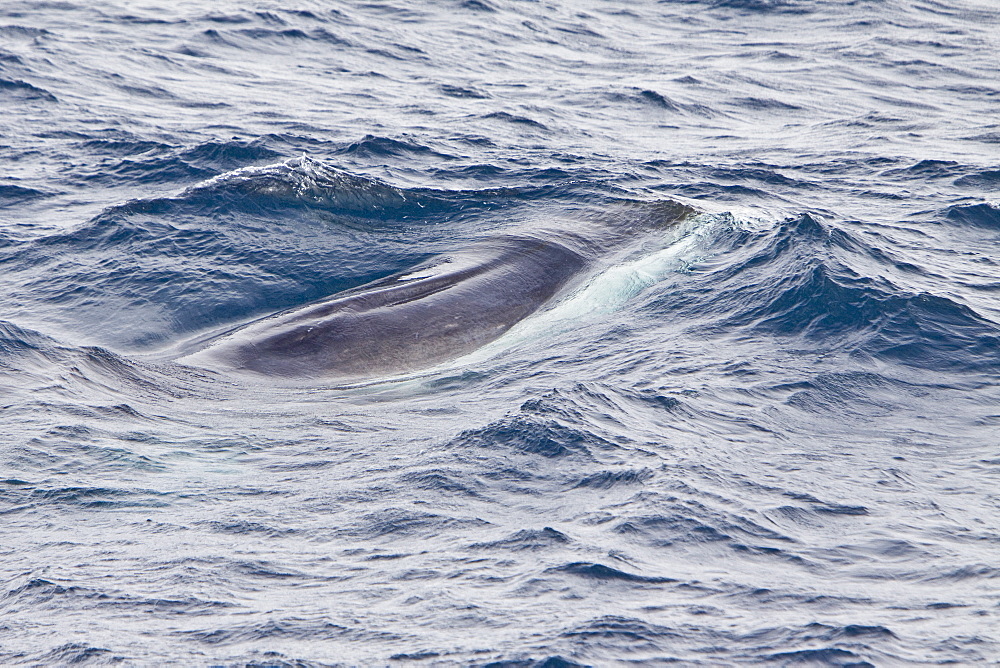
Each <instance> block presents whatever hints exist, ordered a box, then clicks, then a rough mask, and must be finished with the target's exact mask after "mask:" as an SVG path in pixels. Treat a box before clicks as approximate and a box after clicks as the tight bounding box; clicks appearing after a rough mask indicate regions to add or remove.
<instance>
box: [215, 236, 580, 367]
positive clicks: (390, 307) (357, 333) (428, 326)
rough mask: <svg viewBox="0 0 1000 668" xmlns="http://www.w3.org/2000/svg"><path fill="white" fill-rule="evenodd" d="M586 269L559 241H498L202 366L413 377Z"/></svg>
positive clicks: (270, 325) (260, 326)
mask: <svg viewBox="0 0 1000 668" xmlns="http://www.w3.org/2000/svg"><path fill="white" fill-rule="evenodd" d="M585 264H586V259H585V258H584V257H583V256H582V255H581V254H580V253H578V252H576V251H574V250H571V249H570V248H568V247H567V246H565V245H563V244H560V243H558V242H556V241H552V240H545V239H539V238H529V237H502V238H499V239H494V240H491V241H490V243H489V244H485V243H484V244H478V245H476V246H473V247H471V248H469V249H467V250H464V251H462V252H459V253H453V254H449V255H444V256H440V257H438V258H435V259H433V260H431V261H429V262H426V263H423V264H421V265H418V266H416V267H413V268H411V269H408V270H407V271H405V272H402V273H399V274H395V275H393V276H390V277H388V278H384V279H381V280H378V281H375V282H373V283H369V284H367V285H363V286H361V287H358V288H355V289H353V290H350V291H347V292H342V293H338V294H336V295H333V296H332V297H330V298H328V299H326V300H323V301H321V302H318V303H314V304H312V305H309V306H306V307H302V308H298V309H295V310H292V311H288V312H284V313H280V314H277V315H275V316H271V317H268V318H264V319H263V320H259V321H257V322H255V323H251V324H250V325H248V326H246V327H243V328H241V329H239V330H236V331H235V332H232V333H230V334H227V335H224V336H223V337H221V338H220V339H218V340H217V341H216V342H215V343H214V344H213V345H211V346H210V347H209V349H208V350H207V351H206V353H205V355H204V356H203V359H204V357H207V358H208V360H210V361H213V362H217V363H222V364H224V365H225V366H229V367H232V368H236V369H242V370H246V371H251V372H256V373H260V374H266V375H269V376H283V377H292V378H294V377H299V378H301V377H325V378H337V379H342V380H360V379H365V378H371V377H377V376H388V375H394V374H399V373H404V372H409V371H414V370H417V369H422V368H426V367H429V366H433V365H434V364H437V363H440V362H443V361H445V360H448V359H452V358H455V357H458V356H461V355H463V354H465V353H467V352H471V351H473V350H475V349H476V348H479V347H481V346H483V345H485V344H486V343H489V342H490V341H493V340H495V339H496V338H498V337H499V336H500V335H502V334H503V333H504V332H506V331H507V330H508V329H510V328H511V327H512V326H513V325H514V324H515V323H517V322H518V321H520V320H522V319H523V318H525V317H527V316H528V315H530V314H531V313H532V312H533V311H535V310H536V309H537V308H538V307H539V306H541V305H542V304H544V303H545V302H547V301H548V300H549V299H551V298H552V297H553V296H554V295H555V294H556V293H557V292H558V291H559V290H560V289H562V288H563V287H564V286H565V285H566V284H567V283H568V282H569V281H570V279H572V277H573V276H575V275H577V274H578V273H579V272H580V270H581V269H582V268H583V267H584V266H585ZM199 357H202V356H199Z"/></svg>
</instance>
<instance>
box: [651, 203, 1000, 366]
mask: <svg viewBox="0 0 1000 668" xmlns="http://www.w3.org/2000/svg"><path fill="white" fill-rule="evenodd" d="M709 251H710V252H711V253H713V254H714V257H713V260H712V262H711V265H706V266H705V267H704V268H703V269H702V270H701V271H695V272H694V273H693V275H692V276H690V278H691V280H690V282H689V284H688V285H687V286H684V287H683V289H681V290H679V291H677V292H673V293H670V294H665V295H663V294H661V295H658V296H657V297H656V298H655V299H654V300H652V301H651V303H650V304H649V305H648V306H647V307H646V308H648V309H651V310H653V311H655V312H657V313H660V314H667V313H669V314H670V315H671V317H674V318H676V317H678V316H682V317H685V318H686V319H687V320H688V322H689V323H690V327H691V328H692V329H693V330H697V331H701V332H703V333H705V334H710V335H713V336H734V335H735V336H737V337H740V338H747V337H756V338H762V337H777V338H779V339H783V340H786V341H788V342H789V343H793V344H795V345H806V346H809V347H810V348H812V349H814V350H816V351H841V352H847V353H850V354H853V355H860V356H862V357H873V358H877V359H882V360H886V361H892V362H897V363H902V364H905V365H908V366H915V367H919V368H924V369H928V370H935V371H952V372H967V371H980V372H990V373H997V372H998V371H1000V352H998V351H1000V348H998V343H1000V338H998V337H1000V326H998V325H997V323H994V322H993V321H991V320H989V319H988V318H986V317H984V316H982V315H981V314H979V313H977V312H975V311H974V310H973V309H972V308H970V307H969V306H966V305H964V304H961V303H959V302H957V301H955V300H954V299H951V298H950V297H945V296H941V295H934V294H930V293H926V292H914V291H911V290H907V289H904V288H902V287H900V286H899V285H898V284H897V283H896V282H894V280H893V279H892V278H891V277H892V276H893V275H894V274H899V273H901V272H904V271H906V270H908V269H910V268H912V265H910V264H909V263H906V262H903V261H899V260H895V259H893V258H892V257H891V256H890V255H888V254H887V253H886V252H885V251H883V250H881V249H878V248H875V247H873V246H870V245H868V244H867V243H865V242H863V241H861V240H859V239H858V238H856V237H854V236H853V235H851V234H849V233H848V232H846V231H844V230H843V229H840V228H837V227H832V226H828V225H826V224H824V223H821V222H820V221H819V220H818V219H816V218H814V217H812V216H810V215H808V214H804V215H802V216H799V217H797V218H793V219H789V220H786V221H785V222H783V223H782V224H780V225H778V226H776V227H775V228H772V229H769V230H763V231H756V232H753V231H749V230H740V229H738V228H733V229H732V231H731V233H730V234H729V235H728V236H721V237H718V238H716V239H715V243H714V246H713V247H711V248H710V249H709ZM872 263H875V264H876V266H878V268H879V269H880V271H879V272H878V273H869V272H870V269H869V270H864V269H860V268H857V267H868V266H871V264H872Z"/></svg>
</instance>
